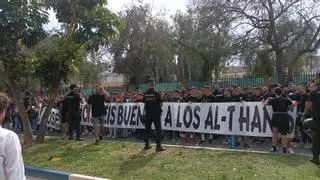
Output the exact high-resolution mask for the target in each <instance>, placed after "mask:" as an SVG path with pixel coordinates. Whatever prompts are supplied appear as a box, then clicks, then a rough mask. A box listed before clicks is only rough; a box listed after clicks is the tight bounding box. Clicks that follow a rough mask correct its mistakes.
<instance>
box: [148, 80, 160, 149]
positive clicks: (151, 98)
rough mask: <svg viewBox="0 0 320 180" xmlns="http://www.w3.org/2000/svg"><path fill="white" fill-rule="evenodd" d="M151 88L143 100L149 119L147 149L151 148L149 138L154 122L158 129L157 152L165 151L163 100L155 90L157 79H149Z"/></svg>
mask: <svg viewBox="0 0 320 180" xmlns="http://www.w3.org/2000/svg"><path fill="white" fill-rule="evenodd" d="M148 84H149V89H148V90H147V91H146V92H145V93H144V95H143V102H144V104H145V112H146V117H147V121H146V122H145V126H146V129H145V137H144V142H145V147H144V149H145V150H148V149H151V146H150V144H149V138H150V135H151V125H152V123H154V127H155V129H156V144H157V148H156V152H161V151H165V149H164V148H163V147H162V146H161V113H162V100H161V95H160V93H158V92H156V90H155V80H154V79H153V78H150V79H149V80H148Z"/></svg>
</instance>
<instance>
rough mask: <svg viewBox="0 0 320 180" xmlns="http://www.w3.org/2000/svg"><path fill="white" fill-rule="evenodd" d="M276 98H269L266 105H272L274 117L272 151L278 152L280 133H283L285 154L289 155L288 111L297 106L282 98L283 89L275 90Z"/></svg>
mask: <svg viewBox="0 0 320 180" xmlns="http://www.w3.org/2000/svg"><path fill="white" fill-rule="evenodd" d="M275 95H276V98H268V99H267V101H266V102H265V105H271V106H272V110H273V115H272V119H271V127H272V150H271V152H276V151H277V141H278V133H279V132H280V133H281V141H282V143H281V144H282V148H283V153H287V148H288V137H287V134H288V132H289V128H290V126H289V115H288V109H289V107H290V106H292V105H293V104H295V103H294V102H293V101H291V100H290V99H288V98H283V97H282V89H281V88H280V87H277V88H276V89H275Z"/></svg>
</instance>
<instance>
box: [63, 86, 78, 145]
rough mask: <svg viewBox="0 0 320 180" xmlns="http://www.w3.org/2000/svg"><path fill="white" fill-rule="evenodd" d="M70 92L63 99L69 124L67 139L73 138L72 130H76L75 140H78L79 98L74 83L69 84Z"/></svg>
mask: <svg viewBox="0 0 320 180" xmlns="http://www.w3.org/2000/svg"><path fill="white" fill-rule="evenodd" d="M70 89H71V92H70V93H69V94H67V95H66V97H65V99H64V100H63V106H64V107H65V108H66V110H67V121H68V125H69V140H73V130H74V129H75V130H76V141H80V121H81V109H80V102H81V98H80V95H79V88H78V86H77V85H76V84H71V85H70Z"/></svg>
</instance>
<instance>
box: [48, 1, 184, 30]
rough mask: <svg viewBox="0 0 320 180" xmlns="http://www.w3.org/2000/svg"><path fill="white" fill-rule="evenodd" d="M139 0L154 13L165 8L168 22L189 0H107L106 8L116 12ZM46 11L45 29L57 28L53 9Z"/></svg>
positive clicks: (182, 9)
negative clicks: (47, 21) (48, 21)
mask: <svg viewBox="0 0 320 180" xmlns="http://www.w3.org/2000/svg"><path fill="white" fill-rule="evenodd" d="M139 1H142V2H144V3H148V4H150V5H151V7H152V9H154V12H155V13H156V12H159V10H160V9H162V8H164V9H166V15H165V18H166V19H167V20H168V21H169V22H170V21H171V18H170V16H171V15H174V14H175V13H176V12H177V11H178V10H180V11H182V12H186V10H187V6H186V5H187V3H188V2H189V1H190V0H108V8H109V9H110V10H112V11H113V12H115V13H117V12H119V11H121V10H124V9H125V8H126V7H127V6H130V5H131V4H137V3H138V2H139ZM48 13H49V20H50V23H49V24H47V25H46V26H45V29H46V30H47V31H51V30H54V29H59V27H60V26H59V23H58V21H57V19H56V17H55V14H54V12H53V10H49V11H48Z"/></svg>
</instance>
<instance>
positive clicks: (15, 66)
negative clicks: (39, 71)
mask: <svg viewBox="0 0 320 180" xmlns="http://www.w3.org/2000/svg"><path fill="white" fill-rule="evenodd" d="M0 10H1V11H0V54H1V57H0V61H2V62H3V65H4V67H5V71H6V72H7V73H9V74H7V75H8V76H9V77H10V78H11V79H12V80H17V81H19V79H20V77H26V76H28V75H30V74H31V73H32V71H30V69H31V68H30V67H31V66H32V65H31V64H30V62H29V61H28V58H27V57H28V53H29V49H28V48H30V47H32V46H34V45H35V44H36V43H37V42H39V41H40V40H41V39H43V38H45V37H46V33H45V31H44V30H43V28H42V27H43V25H44V24H46V23H47V22H48V16H47V14H46V13H45V12H44V11H42V10H41V9H40V6H39V5H38V4H37V3H36V2H35V1H33V2H32V3H29V4H28V3H27V2H26V1H24V0H11V1H5V2H2V3H1V4H0Z"/></svg>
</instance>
